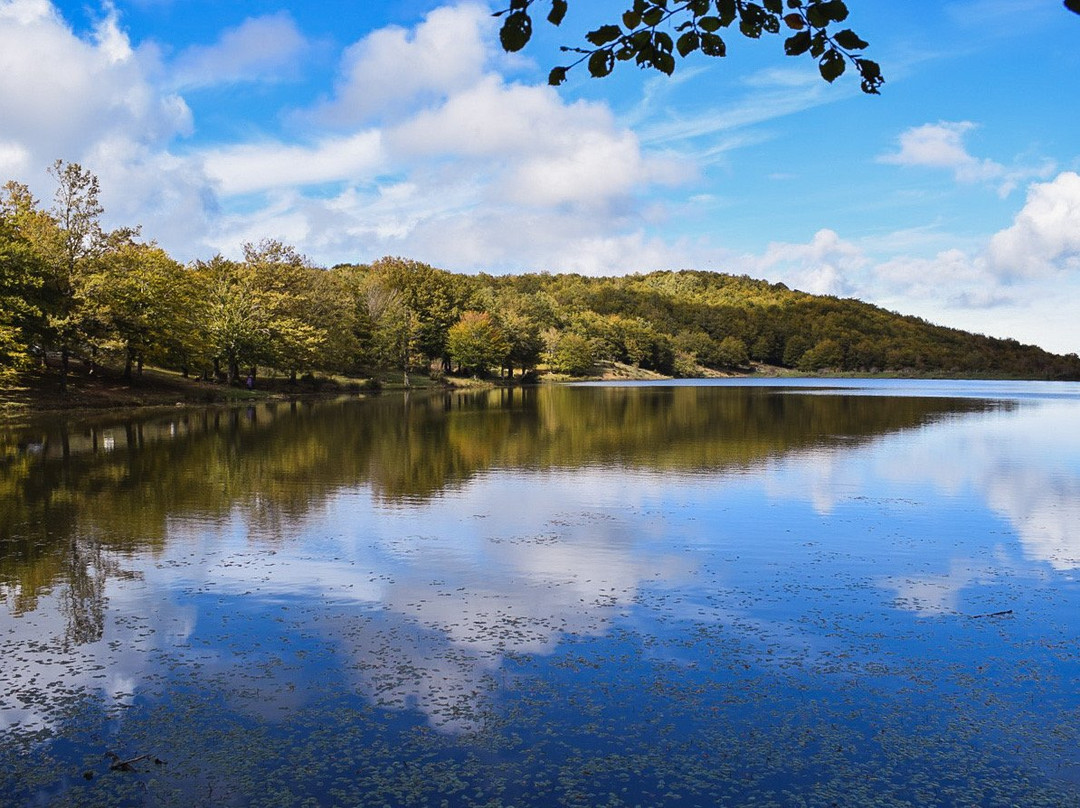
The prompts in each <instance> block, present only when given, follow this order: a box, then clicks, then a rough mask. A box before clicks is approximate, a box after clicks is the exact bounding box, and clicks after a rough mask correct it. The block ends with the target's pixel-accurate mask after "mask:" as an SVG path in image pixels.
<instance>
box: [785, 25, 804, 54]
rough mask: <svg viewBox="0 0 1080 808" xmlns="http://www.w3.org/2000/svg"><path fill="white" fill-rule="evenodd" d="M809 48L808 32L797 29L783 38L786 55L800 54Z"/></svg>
mask: <svg viewBox="0 0 1080 808" xmlns="http://www.w3.org/2000/svg"><path fill="white" fill-rule="evenodd" d="M808 50H810V32H809V31H799V33H797V34H795V35H794V36H789V37H788V38H787V39H785V40H784V53H786V54H787V55H788V56H800V55H801V54H804V53H806V52H807V51H808Z"/></svg>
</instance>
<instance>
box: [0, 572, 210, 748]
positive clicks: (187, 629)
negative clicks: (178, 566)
mask: <svg viewBox="0 0 1080 808" xmlns="http://www.w3.org/2000/svg"><path fill="white" fill-rule="evenodd" d="M62 589H63V587H62V586H61V587H59V588H58V591H56V592H51V593H47V594H43V595H40V596H39V602H38V605H37V608H36V609H35V610H34V611H32V612H27V613H25V614H22V615H20V616H18V617H15V616H5V620H4V622H5V631H4V635H3V637H2V646H0V648H2V649H3V654H2V658H3V666H4V667H3V675H4V688H3V693H2V694H0V728H2V729H4V730H11V729H12V728H14V727H16V726H17V727H18V729H19V730H20V731H23V732H25V731H33V730H38V729H46V728H53V727H54V725H55V724H56V722H57V721H58V720H60V719H61V718H62V717H63V715H64V711H65V709H66V708H68V707H70V705H71V704H73V703H74V701H75V700H76V699H78V698H80V697H82V696H83V695H100V696H102V697H104V699H105V702H106V704H107V705H108V706H109V707H110V708H113V707H122V706H128V705H130V704H131V703H132V701H133V700H134V697H135V693H136V691H137V689H138V688H139V687H140V685H141V684H142V683H143V682H144V681H145V680H146V679H147V677H148V675H149V674H150V673H151V672H152V671H153V670H154V669H155V667H156V664H157V663H155V662H154V661H152V660H151V659H150V658H149V657H150V655H151V652H159V651H163V650H167V649H170V648H172V647H173V646H174V645H175V644H176V643H178V642H183V641H184V640H185V639H187V637H188V636H189V635H190V634H191V632H192V631H193V629H194V626H195V609H194V608H193V607H191V606H189V605H185V604H178V603H170V602H167V601H165V600H163V599H160V598H158V597H156V596H154V594H153V593H152V592H151V591H150V590H148V589H147V587H146V586H144V585H143V583H142V582H140V581H137V580H132V579H130V578H128V579H125V578H110V579H108V582H107V584H106V590H105V592H104V599H105V602H106V604H107V608H106V615H107V617H106V620H105V624H104V627H103V628H104V631H103V634H102V636H101V638H100V639H98V640H96V641H94V642H87V643H83V644H77V645H73V646H68V645H67V644H66V643H65V635H66V634H67V633H68V625H67V618H66V617H65V616H64V614H63V610H62V609H61V607H60V602H61V601H62V599H63V597H64V593H63V591H62Z"/></svg>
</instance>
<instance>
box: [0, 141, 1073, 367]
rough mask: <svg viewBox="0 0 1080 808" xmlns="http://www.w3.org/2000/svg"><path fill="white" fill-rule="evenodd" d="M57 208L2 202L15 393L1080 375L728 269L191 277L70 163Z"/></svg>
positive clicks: (278, 246)
mask: <svg viewBox="0 0 1080 808" xmlns="http://www.w3.org/2000/svg"><path fill="white" fill-rule="evenodd" d="M53 174H54V176H55V177H56V178H57V181H58V191H57V195H56V202H55V204H54V205H53V207H51V208H49V209H45V208H43V206H42V205H41V203H40V202H39V201H38V200H36V199H35V198H34V197H33V196H32V195H31V193H30V191H29V189H28V188H27V187H26V186H24V185H20V184H18V183H15V182H9V183H7V184H6V185H4V186H3V187H2V188H0V381H2V380H3V378H4V377H5V376H10V374H12V373H14V372H18V371H29V372H34V371H35V369H37V370H40V369H41V368H43V367H45V366H47V365H49V364H50V363H51V367H52V368H53V369H54V370H55V369H59V370H60V379H61V387H63V386H64V380H65V378H66V375H67V373H68V368H69V367H70V366H71V363H72V361H73V360H78V361H79V362H80V364H81V366H82V367H86V368H90V369H93V368H95V367H97V366H99V365H102V366H104V365H113V366H116V367H117V368H118V369H119V368H122V369H123V373H124V375H125V376H129V377H130V376H131V375H133V374H136V373H139V372H140V371H141V368H142V367H143V365H144V364H153V365H156V366H159V367H163V368H172V369H177V370H181V371H183V372H185V373H187V374H190V375H202V376H211V375H213V376H216V377H224V378H226V379H228V380H229V381H231V382H233V383H236V382H238V381H239V380H240V379H241V378H243V377H244V376H246V375H247V374H249V373H257V374H259V375H262V374H265V373H266V372H267V371H274V372H278V373H281V374H285V375H289V376H296V375H298V374H306V373H320V372H323V373H325V372H330V373H339V374H346V375H353V376H371V375H373V374H376V373H381V372H388V371H391V370H393V371H397V372H401V371H403V370H404V371H419V372H424V371H428V370H431V369H436V370H440V369H441V370H443V371H450V372H463V373H467V374H470V375H486V374H493V373H499V372H502V373H504V374H505V373H506V371H507V370H509V371H510V372H511V373H513V374H514V375H516V376H521V375H523V374H524V373H526V372H531V371H533V370H534V369H537V368H540V367H546V368H548V369H551V370H552V371H554V372H557V373H564V374H568V375H571V376H582V375H590V374H593V373H595V372H596V371H597V368H598V366H599V365H601V364H602V363H604V362H622V363H626V364H630V365H636V366H638V367H641V368H644V369H647V370H651V371H656V372H659V373H662V374H665V375H675V376H694V375H700V374H702V373H704V372H706V371H707V370H725V371H739V370H749V369H750V368H751V363H752V362H759V363H765V364H769V365H776V366H781V367H784V368H791V369H795V370H799V371H804V372H809V373H822V372H829V371H836V372H867V373H874V372H878V373H898V374H899V373H911V374H921V375H949V376H1001V377H1020V378H1038V379H1080V359H1078V358H1077V356H1076V354H1070V355H1068V356H1055V355H1053V354H1050V353H1047V352H1046V351H1043V350H1041V349H1039V348H1036V347H1034V346H1030V345H1028V346H1025V345H1021V344H1019V343H1018V342H1016V341H1015V340H1007V339H1006V340H1002V339H992V338H989V337H984V336H976V335H972V334H967V333H964V332H962V331H958V330H954V329H949V328H942V327H939V326H934V325H931V324H929V323H926V322H924V321H923V320H920V319H917V318H914V317H904V316H901V315H898V314H894V313H892V312H888V311H885V310H883V309H880V308H877V307H875V306H871V305H868V304H866V303H861V302H859V301H857V300H841V299H837V298H832V297H817V296H813V295H808V294H804V293H802V292H797V291H793V290H791V289H788V288H787V287H786V286H783V285H782V284H769V283H766V282H764V281H756V280H751V279H750V278H747V277H735V276H731V275H724V274H720V273H713V272H695V271H681V272H653V273H650V274H647V275H628V276H625V277H605V278H589V277H583V276H581V275H564V274H559V275H553V274H529V275H499V276H495V275H487V274H482V273H481V274H475V275H473V274H457V273H450V272H446V271H443V270H440V269H436V268H434V267H432V266H429V265H427V264H423V263H419V262H417V261H410V260H407V259H402V258H383V259H380V260H378V261H375V262H374V263H372V264H370V265H353V264H343V265H338V266H335V267H332V268H330V269H323V268H319V267H316V266H313V265H312V264H311V262H310V261H308V260H307V259H305V258H304V257H303V256H301V255H299V254H298V253H297V252H296V251H295V250H294V249H292V248H291V247H289V246H287V245H284V244H282V243H280V242H278V241H272V240H266V241H262V242H259V243H258V244H247V245H245V247H244V254H243V258H242V259H239V260H231V259H226V258H224V257H222V256H214V257H213V258H210V259H209V260H205V261H195V262H192V263H190V264H187V265H182V264H180V263H178V262H177V261H175V260H173V258H172V257H171V256H169V255H168V254H167V253H166V252H165V251H164V250H162V249H161V248H160V247H159V246H157V245H156V244H154V243H153V242H149V243H147V242H144V241H142V240H140V234H139V230H138V228H121V229H118V230H114V231H111V232H106V231H104V230H103V229H102V228H101V226H100V215H101V213H102V209H101V206H100V205H99V204H98V202H97V193H98V189H97V179H96V178H95V177H94V176H93V175H92V174H90V173H89V172H87V171H85V170H83V169H82V168H81V167H79V166H78V165H77V164H71V163H69V164H64V163H63V162H62V161H57V163H56V165H55V166H54V167H53Z"/></svg>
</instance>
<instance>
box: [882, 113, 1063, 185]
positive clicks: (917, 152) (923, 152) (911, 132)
mask: <svg viewBox="0 0 1080 808" xmlns="http://www.w3.org/2000/svg"><path fill="white" fill-rule="evenodd" d="M976 128H978V127H977V125H976V124H974V123H972V122H971V121H939V122H938V123H928V124H923V125H922V126H914V127H912V128H910V129H908V130H906V131H904V132H903V133H901V135H900V137H899V142H900V144H899V145H900V148H899V151H896V152H893V153H891V154H884V155H882V156H881V157H879V158H878V160H879V162H882V163H891V164H893V165H901V166H922V167H925V168H940V169H944V170H946V171H951V172H952V174H953V177H954V178H955V179H956V181H957V182H962V183H977V182H995V183H997V188H998V193H999V194H1000V195H1002V196H1007V195H1008V194H1010V193H1012V191H1013V190H1014V189H1015V188H1016V186H1017V185H1018V184H1019V183H1020V182H1023V181H1024V180H1027V179H1031V178H1032V177H1041V176H1046V175H1047V174H1048V173H1049V172H1050V171H1052V170H1053V166H1052V165H1051V164H1049V163H1043V164H1041V165H1039V166H1035V167H1014V168H1007V167H1006V166H1004V165H1002V164H1001V163H997V162H995V161H993V160H989V159H985V158H983V159H980V158H978V157H975V156H974V155H972V154H971V153H970V152H969V151H968V150H967V146H966V145H965V144H964V136H965V135H967V134H968V133H969V132H971V131H973V130H975V129H976Z"/></svg>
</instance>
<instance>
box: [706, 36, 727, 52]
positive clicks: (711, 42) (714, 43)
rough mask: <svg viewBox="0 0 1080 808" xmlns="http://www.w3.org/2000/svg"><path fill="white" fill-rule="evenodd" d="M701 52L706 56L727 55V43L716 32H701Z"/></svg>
mask: <svg viewBox="0 0 1080 808" xmlns="http://www.w3.org/2000/svg"><path fill="white" fill-rule="evenodd" d="M701 52H702V53H704V54H705V55H706V56H719V57H722V56H727V45H726V44H725V43H724V40H723V39H721V38H720V36H719V35H717V34H702V35H701Z"/></svg>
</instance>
